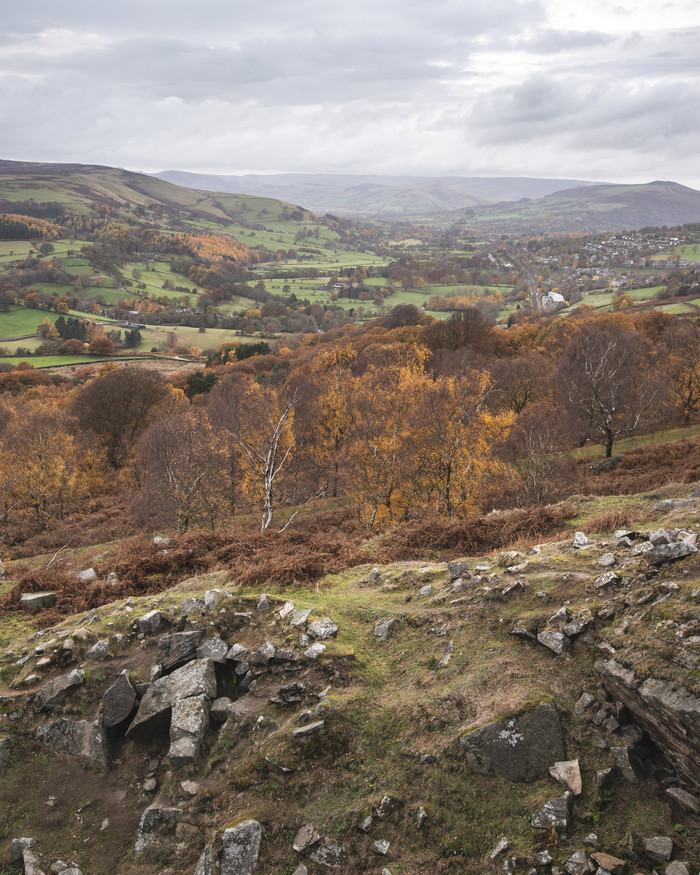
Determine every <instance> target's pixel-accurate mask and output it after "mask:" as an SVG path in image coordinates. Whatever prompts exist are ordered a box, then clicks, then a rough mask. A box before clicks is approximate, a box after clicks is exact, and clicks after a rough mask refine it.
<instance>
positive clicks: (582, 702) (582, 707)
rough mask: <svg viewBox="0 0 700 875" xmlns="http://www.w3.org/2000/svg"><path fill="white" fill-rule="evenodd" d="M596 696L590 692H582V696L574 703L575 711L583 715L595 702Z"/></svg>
mask: <svg viewBox="0 0 700 875" xmlns="http://www.w3.org/2000/svg"><path fill="white" fill-rule="evenodd" d="M595 700H596V698H595V696H592V695H591V694H590V693H582V694H581V698H580V699H579V700H578V702H576V704H575V705H574V712H575V713H576V714H578V715H579V716H581V715H582V714H583V713H584V712H585V711H587V710H588V708H590V706H591V705H592V704H593V703H594V702H595Z"/></svg>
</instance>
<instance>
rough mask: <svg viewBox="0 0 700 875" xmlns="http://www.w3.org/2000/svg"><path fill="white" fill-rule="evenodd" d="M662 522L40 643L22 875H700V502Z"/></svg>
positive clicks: (14, 698)
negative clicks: (447, 874)
mask: <svg viewBox="0 0 700 875" xmlns="http://www.w3.org/2000/svg"><path fill="white" fill-rule="evenodd" d="M657 498H658V496H657ZM648 511H649V514H650V515H651V516H652V517H653V518H654V519H653V524H652V525H651V526H649V525H646V526H645V527H643V528H642V527H640V528H639V529H637V530H629V529H624V530H617V531H615V532H605V533H602V534H600V533H597V534H589V535H585V534H584V533H583V532H576V533H574V532H571V533H570V534H569V535H567V536H566V537H562V538H560V539H557V540H556V541H554V542H552V543H547V544H540V545H534V546H528V547H526V548H521V549H520V550H517V551H516V550H513V551H507V552H501V553H499V554H493V555H489V556H483V557H478V558H466V559H461V560H457V561H452V562H449V563H431V564H422V563H417V562H411V563H398V564H394V565H391V566H386V567H374V566H372V564H368V565H366V566H362V567H359V568H355V569H352V570H351V571H348V572H343V573H341V574H337V575H332V576H330V577H328V578H326V579H324V580H322V581H321V582H320V583H319V584H318V585H317V586H316V587H315V588H309V587H306V588H301V587H297V588H295V587H290V588H288V589H286V590H284V591H280V592H277V593H272V592H267V593H261V592H260V591H259V590H258V591H255V592H254V591H252V590H251V589H250V588H244V587H242V586H240V585H238V584H237V583H236V580H235V574H233V575H232V574H230V573H228V572H218V573H212V574H209V575H205V576H204V577H197V578H192V579H190V580H187V581H184V582H183V583H181V584H179V585H178V586H176V587H174V588H173V589H172V590H169V591H168V592H166V593H164V594H162V595H159V596H157V597H152V596H151V597H145V598H139V599H134V598H129V599H122V600H120V601H119V602H115V603H113V604H111V605H107V606H105V607H102V608H100V609H97V610H94V611H91V612H89V613H87V614H82V615H80V616H75V617H70V618H68V619H66V620H65V621H64V622H62V623H60V624H58V625H57V626H54V627H52V628H47V629H41V630H40V631H38V632H34V633H32V634H31V635H30V636H29V637H27V636H26V635H23V634H18V637H17V638H16V640H15V641H14V642H13V643H12V645H11V647H10V648H8V649H7V651H6V652H5V653H4V655H3V656H2V661H1V663H0V666H1V668H0V672H1V673H0V678H1V679H2V684H3V695H2V700H1V708H0V712H1V718H0V720H1V722H0V768H1V769H2V776H1V778H0V811H1V812H2V813H1V814H0V830H1V831H2V834H3V836H4V841H3V847H2V849H0V866H4V868H3V869H2V871H4V872H21V871H24V872H25V873H38V872H45V873H48V872H52V873H71V875H78V873H79V872H82V873H83V875H98V873H106V872H110V873H127V872H129V873H131V872H133V873H161V875H165V873H196V875H213V873H240V875H245V873H250V875H253V873H260V875H262V873H270V875H278V873H279V875H283V873H286V875H289V873H294V875H304V873H321V872H328V871H339V872H353V873H354V872H358V873H377V875H379V873H382V875H387V873H391V875H399V873H440V872H468V873H471V872H474V873H477V872H505V873H528V875H539V873H552V875H554V873H564V872H566V873H569V875H585V873H597V875H606V873H613V875H620V873H636V872H639V873H652V872H658V873H662V872H666V873H668V875H689V873H692V875H697V873H698V871H699V869H698V867H699V865H700V834H699V833H698V826H699V825H700V815H699V813H698V794H699V792H700V671H699V667H700V662H699V661H698V658H699V656H700V613H699V606H700V560H699V559H698V554H697V531H698V524H699V522H700V496H698V494H693V493H692V492H690V491H689V494H687V495H683V496H680V497H676V498H675V499H668V500H666V501H662V502H658V501H654V498H653V497H649V499H648ZM169 546H170V545H169V544H168V542H167V541H159V542H158V543H156V544H155V545H154V549H155V550H167V549H168V548H169ZM78 572H79V573H81V574H82V575H83V578H84V580H85V585H86V586H89V585H91V578H92V577H93V574H91V572H90V569H87V568H83V569H76V573H78ZM42 599H43V601H42ZM25 603H26V605H25V609H26V610H27V611H36V612H37V613H36V617H39V618H40V616H41V611H42V610H45V609H46V606H47V605H48V606H50V605H51V595H50V594H49V595H42V596H37V594H32V595H31V596H28V597H27V598H26V599H25ZM0 622H2V621H0Z"/></svg>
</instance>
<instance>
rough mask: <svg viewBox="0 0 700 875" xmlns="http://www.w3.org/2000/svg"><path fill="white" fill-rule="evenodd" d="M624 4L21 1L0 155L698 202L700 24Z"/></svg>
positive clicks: (1, 69) (0, 86)
mask: <svg viewBox="0 0 700 875" xmlns="http://www.w3.org/2000/svg"><path fill="white" fill-rule="evenodd" d="M627 2H628V0H622V2H620V3H618V4H617V5H615V6H610V5H609V4H607V5H606V4H602V3H599V2H598V0H590V2H589V3H587V4H586V6H585V8H581V6H582V4H576V5H575V6H573V5H571V6H570V5H569V4H566V3H564V4H562V3H561V0H557V2H556V3H555V2H554V0H523V2H515V0H491V2H489V3H488V4H480V5H479V6H477V5H476V4H474V3H472V2H467V0H432V2H431V3H429V4H428V3H426V2H425V0H402V2H397V0H374V2H371V0H356V2H354V3H352V4H347V3H346V4H335V3H330V2H328V0H325V2H321V0H298V2H296V3H294V4H291V3H289V2H284V3H283V2H281V0H263V2H260V3H258V4H245V5H244V4H243V3H242V2H240V0H234V2H231V0H200V2H199V3H198V4H196V5H195V4H193V3H191V2H182V0H169V2H167V3H166V2H164V0H149V2H146V3H144V2H143V0H139V2H138V3H137V2H135V0H125V2H121V3H120V4H118V5H117V4H110V8H102V7H103V4H95V3H94V0H91V2H87V0H68V2H65V3H56V2H55V0H52V2H47V0H38V2H34V3H32V4H31V9H26V10H25V9H23V8H22V7H21V6H20V5H16V6H15V8H13V9H10V10H8V11H7V12H6V13H5V15H4V21H3V34H2V35H1V36H0V125H1V126H2V127H1V129H2V131H3V150H2V151H3V154H2V155H1V156H0V157H5V158H15V159H18V160H37V161H38V160H41V161H78V162H89V163H100V164H114V165H118V166H124V167H129V168H131V169H141V170H146V171H155V170H161V169H171V168H175V169H182V170H192V171H202V172H221V173H239V172H274V171H308V172H321V171H328V172H351V173H352V172H358V173H367V172H378V173H420V174H435V175H438V174H447V173H450V174H460V175H477V174H484V175H521V176H525V175H529V176H561V177H577V178H589V179H609V180H614V181H647V180H650V179H658V178H664V179H675V180H677V181H679V182H684V183H686V184H688V185H692V186H694V187H697V188H700V169H699V168H697V167H696V164H697V162H696V161H695V160H694V153H695V151H696V147H695V143H696V142H697V133H698V132H697V128H698V126H700V112H699V110H700V76H699V75H698V74H699V72H700V70H699V67H700V56H699V55H698V54H697V44H698V36H700V11H696V9H695V4H694V3H691V2H690V0H678V2H667V3H665V4H662V5H658V4H657V5H654V6H652V5H651V4H649V5H648V6H647V5H643V6H642V7H640V6H639V4H635V5H632V4H631V3H630V4H629V5H628V6H627V7H626V6H625V4H626V3H627Z"/></svg>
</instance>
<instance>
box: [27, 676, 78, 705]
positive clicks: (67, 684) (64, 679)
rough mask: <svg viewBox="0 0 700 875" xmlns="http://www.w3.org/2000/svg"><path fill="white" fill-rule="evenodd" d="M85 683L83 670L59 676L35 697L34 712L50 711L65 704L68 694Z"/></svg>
mask: <svg viewBox="0 0 700 875" xmlns="http://www.w3.org/2000/svg"><path fill="white" fill-rule="evenodd" d="M83 683H85V672H84V671H83V670H82V669H81V668H74V669H73V671H69V672H68V674H62V675H59V676H58V677H57V678H54V679H53V680H52V681H49V682H48V684H46V686H44V687H42V688H41V689H40V690H39V692H38V693H37V694H36V696H34V710H35V711H36V712H37V713H38V712H41V711H50V710H51V708H55V707H56V705H60V704H61V703H62V702H64V701H65V699H66V697H67V696H68V694H69V693H70V692H72V691H73V690H74V689H76V687H79V686H81V685H82V684H83Z"/></svg>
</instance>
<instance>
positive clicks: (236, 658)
mask: <svg viewBox="0 0 700 875" xmlns="http://www.w3.org/2000/svg"><path fill="white" fill-rule="evenodd" d="M247 655H248V651H247V650H246V648H245V647H244V646H243V645H242V644H234V645H233V647H232V648H231V649H230V650H229V652H228V653H227V654H226V659H227V660H229V661H230V662H245V659H246V657H247Z"/></svg>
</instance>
